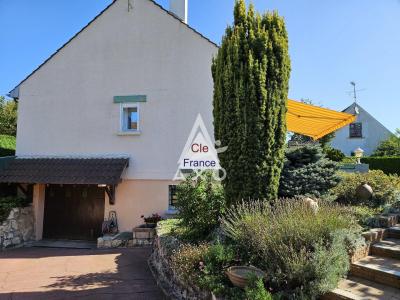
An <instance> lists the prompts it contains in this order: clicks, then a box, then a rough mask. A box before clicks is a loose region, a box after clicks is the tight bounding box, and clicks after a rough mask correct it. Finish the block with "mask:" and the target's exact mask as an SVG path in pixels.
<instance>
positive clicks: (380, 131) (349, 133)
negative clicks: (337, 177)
mask: <svg viewBox="0 0 400 300" xmlns="http://www.w3.org/2000/svg"><path fill="white" fill-rule="evenodd" d="M343 112H346V113H349V114H352V115H355V116H356V118H357V119H356V121H355V122H353V123H351V124H350V125H347V126H345V127H343V128H341V129H339V130H338V131H336V134H335V138H334V139H333V140H332V142H331V146H332V147H333V148H336V149H339V150H341V151H342V152H343V153H344V154H346V155H347V156H350V155H351V154H352V152H353V151H354V150H355V149H357V148H358V147H360V148H361V149H363V150H364V155H365V156H368V155H371V154H372V153H373V152H374V151H375V150H376V148H377V147H378V146H379V144H380V143H381V142H382V141H384V140H386V139H388V138H389V137H390V136H391V135H392V133H391V132H390V131H389V130H388V129H387V128H386V127H385V126H383V125H382V124H381V123H380V122H379V121H378V120H376V119H375V118H374V117H373V116H372V115H371V114H369V113H368V112H367V111H366V110H365V109H364V108H362V107H361V106H360V105H359V104H357V103H353V104H352V105H350V106H349V107H347V108H346V109H345V110H343Z"/></svg>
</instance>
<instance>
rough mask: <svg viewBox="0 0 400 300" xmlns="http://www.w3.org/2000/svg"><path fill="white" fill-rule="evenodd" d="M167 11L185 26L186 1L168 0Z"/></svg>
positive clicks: (186, 16)
mask: <svg viewBox="0 0 400 300" xmlns="http://www.w3.org/2000/svg"><path fill="white" fill-rule="evenodd" d="M169 11H170V12H171V13H172V14H174V15H175V16H177V17H178V18H179V19H181V20H182V21H183V22H184V23H185V24H187V21H188V0H170V1H169Z"/></svg>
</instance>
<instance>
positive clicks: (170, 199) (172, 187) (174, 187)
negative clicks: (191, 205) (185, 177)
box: [168, 184, 177, 210]
mask: <svg viewBox="0 0 400 300" xmlns="http://www.w3.org/2000/svg"><path fill="white" fill-rule="evenodd" d="M176 188H177V185H176V184H169V185H168V208H169V209H172V210H174V209H176V208H175V206H174V205H172V189H174V191H173V192H174V193H175V195H176ZM175 201H176V200H175Z"/></svg>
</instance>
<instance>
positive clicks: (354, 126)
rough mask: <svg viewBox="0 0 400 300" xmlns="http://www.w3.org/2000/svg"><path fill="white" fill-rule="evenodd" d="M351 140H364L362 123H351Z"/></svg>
mask: <svg viewBox="0 0 400 300" xmlns="http://www.w3.org/2000/svg"><path fill="white" fill-rule="evenodd" d="M349 137H350V138H362V123H351V124H350V127H349Z"/></svg>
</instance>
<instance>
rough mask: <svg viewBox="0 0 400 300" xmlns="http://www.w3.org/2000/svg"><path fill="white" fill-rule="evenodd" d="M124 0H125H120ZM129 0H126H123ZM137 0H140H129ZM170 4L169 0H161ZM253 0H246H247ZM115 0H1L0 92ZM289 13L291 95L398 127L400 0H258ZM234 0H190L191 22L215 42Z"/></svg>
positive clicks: (259, 5)
mask: <svg viewBox="0 0 400 300" xmlns="http://www.w3.org/2000/svg"><path fill="white" fill-rule="evenodd" d="M121 1H122V0H121ZM123 1H127V0H123ZM131 1H138V0H131ZM156 2H158V3H159V4H161V5H162V6H163V7H165V8H168V6H169V0H157V1H156ZM248 2H249V1H248ZM109 3H111V0H57V1H54V0H35V1H32V0H18V1H15V0H0V41H1V46H0V95H6V94H7V93H8V92H9V91H10V90H11V89H12V88H13V87H14V86H16V85H17V84H18V83H19V82H20V81H21V80H22V79H24V78H25V77H26V76H27V75H28V74H30V73H31V72H32V71H33V70H34V69H35V68H36V67H37V66H38V65H40V64H41V63H42V62H43V61H44V60H45V59H47V58H48V57H49V56H50V55H51V54H52V53H53V52H55V51H56V50H57V49H58V48H59V47H61V46H62V45H63V44H64V43H65V42H66V41H68V40H69V39H70V38H71V37H72V36H73V35H74V34H75V33H76V32H78V31H79V30H80V29H81V28H82V27H83V26H85V25H86V24H87V23H88V22H89V21H90V20H92V19H93V18H94V17H95V16H96V15H97V14H98V13H99V12H100V11H101V10H102V9H104V8H105V7H106V6H107V5H108V4H109ZM253 3H254V5H255V7H256V9H257V10H258V11H260V12H265V11H267V10H277V11H278V13H279V14H280V15H282V16H283V17H284V18H285V20H286V26H287V30H288V34H289V47H290V48H289V51H290V57H291V62H292V72H291V79H290V88H289V97H290V98H291V99H295V100H299V99H310V100H312V101H313V103H315V104H318V105H322V106H324V107H327V108H332V109H335V110H342V109H344V108H346V107H347V106H348V105H350V104H351V103H352V102H353V99H352V95H350V94H349V93H348V92H349V91H351V90H352V86H351V85H350V81H355V82H356V83H357V89H360V90H361V91H359V93H358V103H359V104H360V105H361V106H362V107H364V108H365V109H366V110H367V111H369V112H370V113H371V114H372V115H373V116H374V117H375V118H377V119H378V120H379V121H380V122H381V123H383V124H384V125H385V126H386V127H387V128H388V129H390V130H392V131H394V129H395V128H398V127H400V120H399V117H398V115H399V113H400V96H399V87H400V0H379V1H377V0H323V1H321V0H253ZM233 4H234V0H189V25H190V26H192V27H194V28H195V29H196V30H198V31H199V32H201V33H202V34H203V35H205V36H207V37H208V38H210V39H211V40H213V41H214V42H216V43H217V44H219V43H220V41H221V38H222V35H223V34H224V31H225V28H226V26H227V25H228V24H231V23H232V19H233V15H232V11H233Z"/></svg>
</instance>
